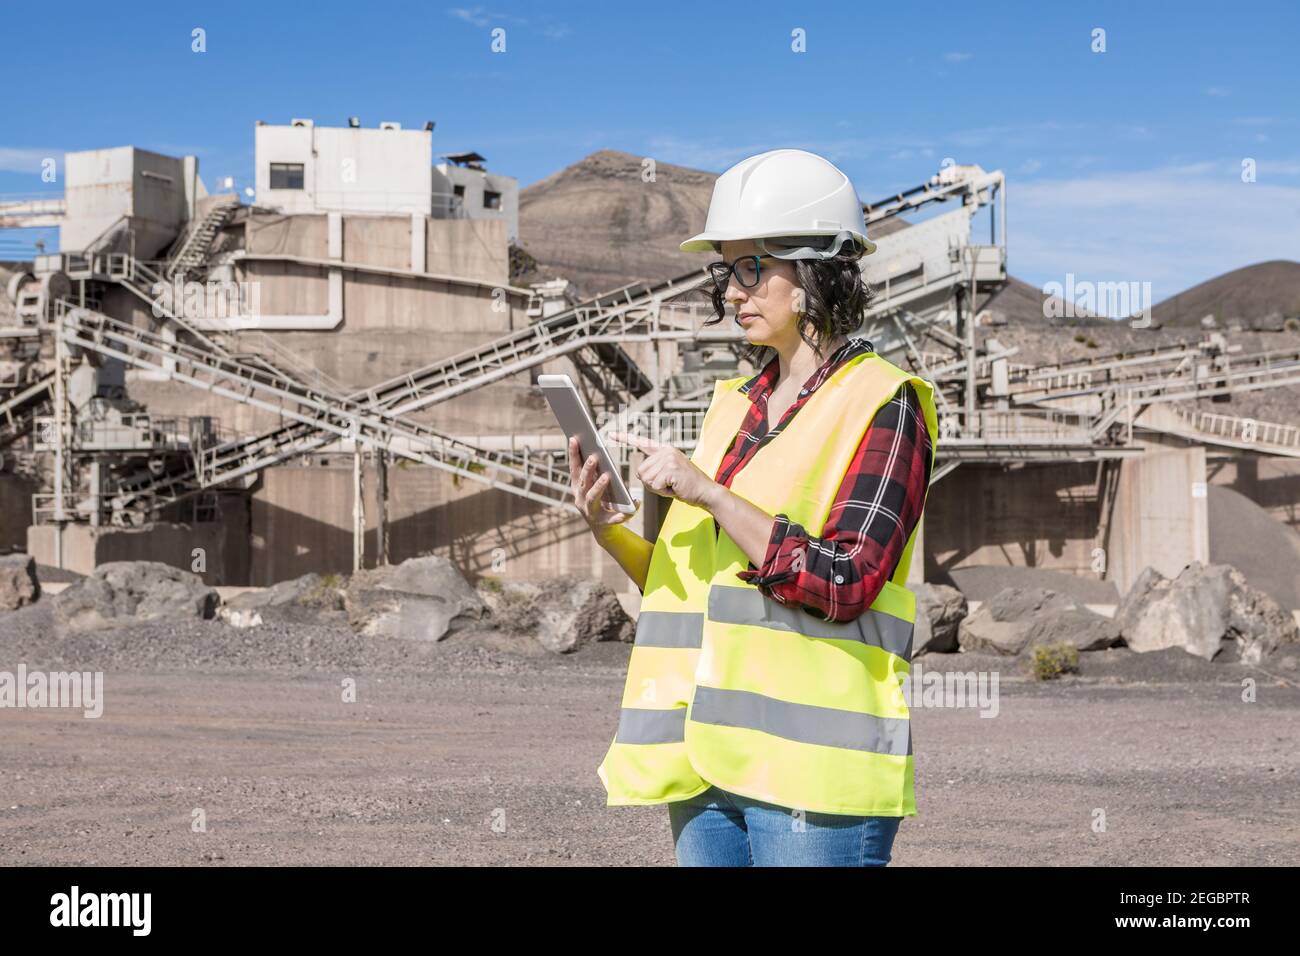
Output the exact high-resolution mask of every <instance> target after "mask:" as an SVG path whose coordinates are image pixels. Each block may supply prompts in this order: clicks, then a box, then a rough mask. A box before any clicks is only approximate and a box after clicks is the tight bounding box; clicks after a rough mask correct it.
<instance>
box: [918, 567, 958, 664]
mask: <svg viewBox="0 0 1300 956" xmlns="http://www.w3.org/2000/svg"><path fill="white" fill-rule="evenodd" d="M968 611H969V606H968V605H967V603H966V596H965V595H964V594H962V593H961V592H960V591H958V590H957V589H956V588H951V587H948V585H946V584H921V585H918V586H917V588H916V628H915V629H914V630H913V632H912V657H913V658H914V659H915V658H917V657H919V656H921V655H922V654H951V653H955V652H956V651H957V650H958V649H959V648H958V646H957V629H958V626H959V625H960V624H961V622H962V618H964V617H965V616H966V614H967V612H968Z"/></svg>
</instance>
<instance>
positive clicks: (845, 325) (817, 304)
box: [700, 243, 875, 368]
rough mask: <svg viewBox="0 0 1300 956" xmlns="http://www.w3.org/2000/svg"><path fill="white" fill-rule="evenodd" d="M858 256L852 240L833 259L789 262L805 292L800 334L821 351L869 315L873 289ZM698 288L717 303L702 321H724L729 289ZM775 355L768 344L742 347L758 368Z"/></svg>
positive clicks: (858, 327)
mask: <svg viewBox="0 0 1300 956" xmlns="http://www.w3.org/2000/svg"><path fill="white" fill-rule="evenodd" d="M860 258H861V253H860V251H859V250H858V249H856V248H854V247H853V244H852V243H850V244H849V245H848V246H847V247H846V248H845V250H844V251H843V252H841V253H840V254H839V255H837V256H835V257H834V258H833V259H794V260H787V261H792V262H793V263H794V266H795V277H796V280H797V282H798V285H799V288H801V289H802V290H803V293H804V311H803V312H802V313H800V315H799V337H800V338H801V339H803V340H804V341H805V342H807V343H808V344H809V345H810V346H812V347H813V348H815V349H816V350H817V351H818V352H819V353H821V352H822V349H823V347H824V346H825V345H826V344H827V343H829V342H832V341H834V340H835V339H836V338H838V337H839V336H842V335H852V334H853V333H854V332H857V331H858V330H859V329H860V328H861V327H862V323H863V322H864V321H865V319H866V312H867V308H868V307H869V306H870V305H871V302H872V300H873V299H874V298H875V291H874V290H873V289H872V288H871V287H870V285H868V284H867V281H866V280H865V279H864V278H863V277H862V271H861V270H860V269H859V267H858V260H859V259H860ZM700 292H701V293H703V295H704V297H705V298H706V299H708V300H709V301H710V302H711V303H712V305H713V318H711V319H706V320H705V321H704V325H716V324H717V323H718V322H721V321H723V320H724V319H725V318H726V314H727V302H726V299H725V298H724V296H725V294H726V290H725V289H719V288H717V286H716V285H714V284H713V282H712V281H707V282H705V283H704V285H703V286H701V287H700ZM775 354H776V350H775V349H773V348H772V347H771V346H768V345H753V344H750V343H748V342H746V343H744V344H743V345H742V346H741V355H742V357H743V358H745V359H746V360H747V361H749V362H750V363H751V364H752V365H753V366H754V367H755V368H762V367H763V366H765V365H766V364H767V363H768V362H769V361H771V360H772V357H773V356H774V355H775ZM823 354H824V353H823Z"/></svg>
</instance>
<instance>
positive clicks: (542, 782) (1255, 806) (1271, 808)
mask: <svg viewBox="0 0 1300 956" xmlns="http://www.w3.org/2000/svg"><path fill="white" fill-rule="evenodd" d="M627 653H628V648H627V646H626V645H617V644H602V645H594V646H590V647H588V648H585V649H584V650H582V651H580V652H578V653H576V654H573V655H567V656H563V657H556V656H551V655H549V654H546V653H545V652H540V653H539V652H538V651H537V649H535V648H533V647H531V646H530V645H529V644H528V642H527V641H525V640H524V639H521V638H517V637H512V636H508V635H502V634H498V633H496V632H460V633H457V634H453V635H452V636H451V637H450V638H448V640H446V641H444V642H442V643H440V644H436V645H423V644H415V643H410V642H405V641H391V640H389V641H385V640H363V639H360V638H357V637H355V636H353V635H352V634H351V632H350V631H348V630H347V628H346V627H345V626H344V625H343V624H342V623H341V622H339V621H328V622H325V623H320V624H305V623H281V624H270V625H266V626H264V627H262V628H255V629H251V630H236V629H234V628H230V627H227V626H226V625H224V624H220V623H216V622H194V623H187V624H181V625H178V624H174V623H172V624H145V625H136V626H131V627H125V628H117V629H113V630H107V631H104V632H100V633H96V634H94V635H77V636H70V635H69V636H63V637H61V638H60V637H58V636H52V630H51V628H50V621H49V617H48V606H46V607H44V608H43V607H41V606H40V605H37V606H35V607H32V608H27V609H24V610H23V611H19V612H15V613H13V614H9V615H6V616H3V617H0V670H4V669H7V670H14V669H16V667H17V663H18V662H23V663H25V664H26V665H27V667H28V669H29V671H31V670H37V669H49V670H55V669H73V668H75V669H78V670H103V671H104V672H105V697H106V702H105V706H104V714H103V716H102V717H100V718H98V719H93V720H88V719H84V718H83V717H82V716H81V715H80V712H77V711H71V710H10V709H6V710H0V721H3V730H2V732H0V862H4V863H17V864H100V865H104V864H111V865H119V864H125V865H130V864H146V863H148V864H167V865H171V864H180V865H244V864H368V865H373V864H380V865H382V864H388V865H394V864H397V865H400V864H426V863H431V864H470V865H497V864H516V865H517V864H560V865H571V864H586V865H592V864H594V865H619V864H640V865H671V864H672V863H673V851H672V840H671V835H670V833H669V830H668V825H667V813H666V810H665V808H664V807H662V806H658V807H643V808H625V807H606V806H605V804H604V790H603V788H602V787H601V784H600V781H599V779H598V778H597V777H596V774H595V769H596V766H597V765H598V764H599V762H600V759H601V757H602V756H603V755H604V752H605V749H606V747H607V746H608V743H609V739H610V737H611V736H612V734H613V731H614V726H615V723H616V720H617V707H618V700H619V697H620V694H621V691H622V683H623V673H624V668H625V666H626V660H627ZM1298 658H1300V648H1290V649H1288V653H1287V654H1286V655H1280V656H1277V657H1274V658H1273V659H1271V660H1270V661H1269V663H1268V665H1267V667H1266V670H1267V671H1269V672H1270V673H1271V674H1273V675H1276V677H1277V678H1279V679H1278V680H1275V679H1274V678H1273V677H1270V676H1269V675H1268V674H1266V673H1263V672H1261V671H1260V670H1258V669H1249V668H1244V667H1242V666H1240V665H1238V664H1235V663H1215V664H1207V663H1205V662H1202V661H1199V660H1197V659H1195V658H1192V657H1190V656H1189V655H1186V654H1183V653H1182V652H1181V651H1170V652H1162V653H1160V654H1148V655H1137V654H1133V653H1132V652H1129V651H1123V650H1119V651H1107V652H1103V653H1099V654H1086V655H1084V656H1083V674H1082V675H1081V676H1079V677H1077V678H1067V679H1065V680H1062V681H1057V682H1052V683H1050V684H1037V683H1033V682H1030V681H1027V680H1026V679H1024V678H1022V677H1019V676H1017V673H1018V668H1017V665H1016V662H1015V661H1008V660H1006V659H1000V658H988V657H984V656H978V655H969V654H957V655H938V656H927V657H923V658H921V659H920V660H921V664H922V667H923V668H924V669H925V670H933V671H938V670H952V669H960V670H974V669H997V670H998V671H999V672H1000V674H1001V681H1000V685H999V692H1000V693H999V709H998V713H997V716H996V717H995V718H993V719H987V718H982V717H980V716H979V712H978V710H976V709H974V708H968V709H964V710H956V709H949V710H943V709H936V708H926V707H924V706H914V708H913V724H914V741H915V749H916V761H917V799H918V807H919V810H920V813H919V815H918V816H916V817H912V818H909V819H908V820H906V821H904V824H903V827H902V829H901V830H900V832H899V837H898V841H897V843H896V844H895V849H894V862H895V864H897V865H928V864H940V865H943V864H957V865H987V864H1070V863H1084V864H1136V863H1143V864H1160V865H1170V864H1189V865H1196V864H1210V863H1213V864H1229V865H1233V864H1268V865H1284V864H1285V865H1295V864H1296V863H1297V862H1300V808H1297V804H1296V799H1295V794H1296V793H1297V792H1300V785H1298V784H1300V781H1298V779H1297V777H1298V774H1300V751H1298V750H1297V748H1296V747H1295V743H1294V741H1295V740H1296V739H1297V737H1298V736H1300V688H1298V687H1297V686H1296V685H1297V684H1300V668H1298V667H1297V664H1298ZM1243 676H1252V677H1254V678H1255V679H1256V680H1257V681H1258V701H1257V702H1255V703H1251V704H1246V703H1243V702H1242V700H1241V693H1242V692H1241V679H1242V677H1243ZM348 678H351V679H352V680H355V682H356V702H354V703H345V702H343V700H342V696H343V695H342V691H341V688H342V686H343V682H344V681H345V679H348ZM196 809H201V810H202V811H203V813H204V814H205V817H206V826H207V830H206V832H195V831H194V830H193V829H192V827H191V821H192V819H193V814H194V811H195V810H196ZM1097 811H1102V812H1104V814H1105V822H1106V828H1105V831H1104V832H1095V831H1094V828H1093V821H1094V819H1095V818H1096V813H1097Z"/></svg>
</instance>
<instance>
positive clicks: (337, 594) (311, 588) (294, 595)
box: [218, 572, 343, 627]
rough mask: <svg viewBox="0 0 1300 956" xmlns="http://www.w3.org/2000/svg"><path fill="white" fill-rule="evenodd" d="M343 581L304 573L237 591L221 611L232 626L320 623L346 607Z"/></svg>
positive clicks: (313, 573)
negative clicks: (299, 575) (268, 622)
mask: <svg viewBox="0 0 1300 956" xmlns="http://www.w3.org/2000/svg"><path fill="white" fill-rule="evenodd" d="M340 583H341V582H340V581H339V580H338V578H337V577H336V576H335V575H329V576H327V577H324V578H323V577H321V576H320V575H319V574H316V573H315V572H312V573H310V574H304V575H302V576H301V577H297V578H293V579H292V580H289V581H281V582H279V583H278V584H273V585H272V586H271V587H269V588H259V589H257V590H254V591H244V592H243V593H241V594H236V595H235V596H234V597H232V598H231V599H230V600H229V601H227V602H226V604H225V606H224V607H222V608H221V610H220V612H218V614H219V616H220V618H221V619H222V620H223V621H225V622H226V623H227V624H229V625H230V626H231V627H256V626H257V625H259V624H262V623H264V622H266V621H277V622H281V623H285V624H310V623H318V622H319V621H320V620H321V619H322V618H325V617H329V616H332V615H333V613H334V612H336V611H342V610H343V591H342V589H341V588H340V587H339V584H340Z"/></svg>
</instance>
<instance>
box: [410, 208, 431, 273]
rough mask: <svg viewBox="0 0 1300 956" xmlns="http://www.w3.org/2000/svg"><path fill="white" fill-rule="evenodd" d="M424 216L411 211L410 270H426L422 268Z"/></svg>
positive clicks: (423, 261)
mask: <svg viewBox="0 0 1300 956" xmlns="http://www.w3.org/2000/svg"><path fill="white" fill-rule="evenodd" d="M424 236H425V233H424V216H423V215H421V214H420V213H418V212H416V213H411V271H412V272H426V271H428V270H426V269H425V268H424V263H425V252H424V242H425V238H424Z"/></svg>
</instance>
